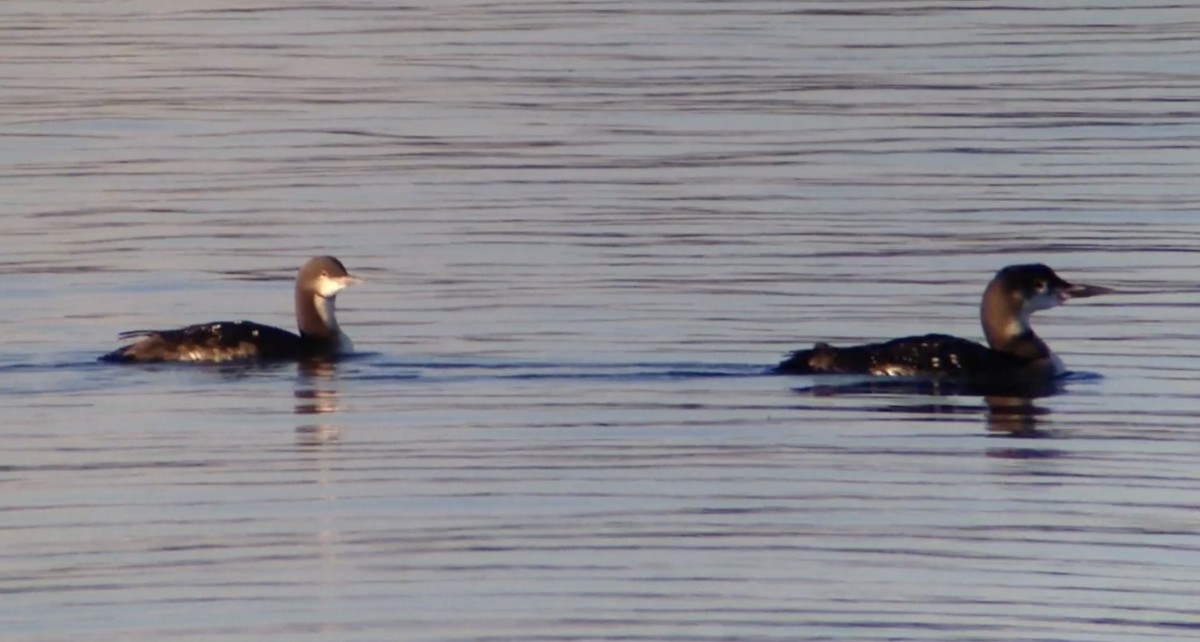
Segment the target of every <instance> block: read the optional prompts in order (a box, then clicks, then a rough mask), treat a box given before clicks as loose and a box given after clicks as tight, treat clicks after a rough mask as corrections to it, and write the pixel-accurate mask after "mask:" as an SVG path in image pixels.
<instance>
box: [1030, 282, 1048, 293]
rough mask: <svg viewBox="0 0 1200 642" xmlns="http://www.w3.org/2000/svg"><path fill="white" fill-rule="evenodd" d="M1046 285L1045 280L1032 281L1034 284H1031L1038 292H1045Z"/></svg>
mask: <svg viewBox="0 0 1200 642" xmlns="http://www.w3.org/2000/svg"><path fill="white" fill-rule="evenodd" d="M1046 285H1047V284H1046V282H1045V281H1037V282H1036V283H1034V284H1033V287H1034V289H1036V290H1037V291H1038V292H1045V291H1046Z"/></svg>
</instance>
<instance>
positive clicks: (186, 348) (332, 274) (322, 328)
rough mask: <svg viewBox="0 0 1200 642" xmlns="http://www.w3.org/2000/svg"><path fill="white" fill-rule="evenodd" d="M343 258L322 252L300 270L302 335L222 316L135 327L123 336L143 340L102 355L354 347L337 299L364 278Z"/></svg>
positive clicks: (233, 357)
mask: <svg viewBox="0 0 1200 642" xmlns="http://www.w3.org/2000/svg"><path fill="white" fill-rule="evenodd" d="M361 281H362V280H361V279H359V278H358V277H356V276H352V275H351V274H350V273H349V272H348V271H346V267H345V266H344V265H342V262H341V261H339V260H337V259H335V258H334V257H332V256H318V257H315V258H313V259H310V260H309V261H308V262H307V263H305V264H304V265H303V266H302V267H301V268H300V271H299V272H298V273H297V274H296V289H295V300H296V325H297V327H298V328H299V330H300V333H299V334H295V333H293V332H289V331H287V330H284V329H282V328H276V327H272V326H269V325H263V324H261V323H254V322H253V321H217V322H211V323H201V324H197V325H189V326H187V327H184V328H179V329H176V330H133V331H130V332H122V333H121V334H120V335H119V338H121V339H138V341H136V342H134V343H130V344H128V345H124V346H121V347H120V348H117V349H116V350H114V351H112V352H110V353H108V354H106V355H104V356H102V357H100V360H101V361H109V362H115V363H153V362H162V361H203V362H222V361H245V360H295V361H299V360H310V359H329V358H333V357H335V356H337V355H339V354H346V353H349V352H352V351H353V349H354V346H353V344H352V343H351V342H350V339H349V337H347V336H346V334H345V333H344V332H342V330H341V328H340V327H339V326H338V322H337V314H336V311H335V302H336V299H337V293H338V292H340V291H341V290H342V289H343V288H345V287H347V286H349V285H353V284H355V283H360V282H361Z"/></svg>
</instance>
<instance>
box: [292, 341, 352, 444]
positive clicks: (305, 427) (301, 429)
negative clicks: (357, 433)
mask: <svg viewBox="0 0 1200 642" xmlns="http://www.w3.org/2000/svg"><path fill="white" fill-rule="evenodd" d="M337 367H338V366H337V363H335V362H330V361H319V360H318V361H302V362H300V363H299V365H298V366H297V370H298V372H297V378H296V391H295V393H294V395H295V397H296V409H295V413H296V414H297V415H299V416H301V417H307V416H309V415H328V414H332V413H335V412H337V411H338V410H339V408H340V406H339V404H338V391H337V388H336V386H334V385H333V382H335V381H336V375H337ZM341 434H342V431H341V429H340V428H338V427H337V426H336V425H334V424H332V423H329V422H321V423H301V424H300V425H298V426H296V445H298V446H321V445H325V444H328V443H332V442H336V441H338V440H339V439H340V438H341Z"/></svg>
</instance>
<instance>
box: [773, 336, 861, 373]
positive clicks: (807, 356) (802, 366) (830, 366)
mask: <svg viewBox="0 0 1200 642" xmlns="http://www.w3.org/2000/svg"><path fill="white" fill-rule="evenodd" d="M845 352H846V350H845V349H843V348H835V347H833V346H831V345H829V344H828V343H825V342H820V343H817V344H815V345H813V347H812V349H811V350H797V351H795V352H793V353H792V354H790V355H788V357H787V358H786V359H784V360H783V361H781V362H780V363H779V365H777V366H775V372H776V373H777V374H829V373H836V372H853V371H854V370H853V369H851V368H849V367H848V366H850V364H846V363H841V362H842V361H844V360H845V359H844V358H843V357H844V356H845Z"/></svg>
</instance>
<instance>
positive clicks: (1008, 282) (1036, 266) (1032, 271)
mask: <svg viewBox="0 0 1200 642" xmlns="http://www.w3.org/2000/svg"><path fill="white" fill-rule="evenodd" d="M988 291H989V292H993V296H995V295H996V294H999V295H1001V296H1003V297H1005V298H1007V299H1008V302H1009V304H1010V306H1011V309H1013V310H1016V311H1018V312H1019V313H1023V314H1024V315H1025V316H1028V315H1030V314H1032V313H1034V312H1037V311H1038V310H1048V309H1050V308H1053V307H1055V306H1057V305H1061V304H1063V303H1066V302H1067V300H1068V299H1082V298H1085V297H1090V296H1098V295H1101V294H1108V293H1110V292H1112V290H1110V289H1108V288H1105V287H1100V286H1098V285H1083V284H1071V283H1068V282H1067V281H1066V280H1065V279H1063V278H1062V277H1060V276H1059V275H1057V274H1055V273H1054V270H1051V269H1050V268H1049V267H1048V266H1045V265H1042V264H1041V263H1030V264H1028V265H1010V266H1008V267H1006V268H1003V269H1001V270H1000V271H999V272H997V273H996V276H995V277H994V278H992V282H991V283H990V284H988Z"/></svg>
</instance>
